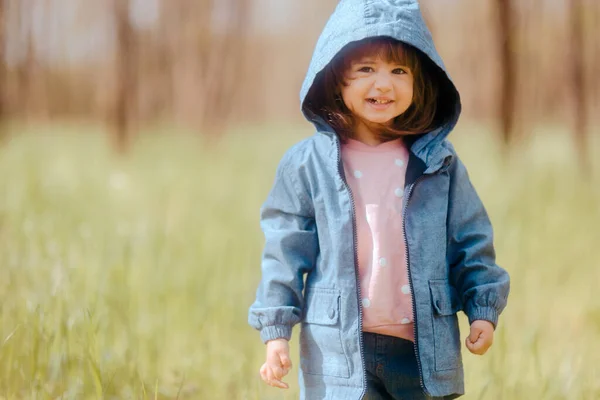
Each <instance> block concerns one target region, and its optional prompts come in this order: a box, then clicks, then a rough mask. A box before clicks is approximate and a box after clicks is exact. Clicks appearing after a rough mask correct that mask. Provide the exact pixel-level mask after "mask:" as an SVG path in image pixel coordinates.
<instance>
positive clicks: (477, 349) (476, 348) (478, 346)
mask: <svg viewBox="0 0 600 400" xmlns="http://www.w3.org/2000/svg"><path fill="white" fill-rule="evenodd" d="M465 345H466V346H467V349H469V351H470V352H471V353H473V354H477V355H482V354H484V353H485V352H486V351H487V347H486V345H485V341H484V340H483V338H479V339H477V341H476V342H475V343H472V342H471V338H469V337H468V338H467V339H466V340H465ZM488 347H489V346H488Z"/></svg>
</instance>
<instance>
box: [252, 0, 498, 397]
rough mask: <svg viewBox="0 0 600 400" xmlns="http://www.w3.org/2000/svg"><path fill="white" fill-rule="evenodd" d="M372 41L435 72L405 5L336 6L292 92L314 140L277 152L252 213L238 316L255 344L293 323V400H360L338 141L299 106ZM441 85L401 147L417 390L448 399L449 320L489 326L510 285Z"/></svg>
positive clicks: (355, 291) (452, 338)
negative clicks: (251, 276)
mask: <svg viewBox="0 0 600 400" xmlns="http://www.w3.org/2000/svg"><path fill="white" fill-rule="evenodd" d="M372 36H391V37H393V38H395V39H397V40H401V41H403V42H406V43H409V44H411V45H413V46H415V47H417V48H419V49H420V50H421V51H423V52H424V53H425V54H426V55H427V56H429V58H430V59H431V60H432V61H433V62H434V63H435V64H436V65H437V66H438V67H439V68H441V69H442V70H444V71H445V68H444V66H443V64H442V61H441V59H440V58H439V56H438V55H437V52H436V51H435V48H434V46H433V43H432V41H431V36H430V34H429V31H428V30H427V28H426V26H425V24H424V23H423V21H422V18H421V14H420V11H419V7H418V3H417V2H416V1H413V0H342V1H341V2H340V3H339V5H338V7H337V9H336V11H335V12H334V14H333V15H332V17H331V18H330V20H329V22H328V23H327V26H326V27H325V30H324V32H323V34H322V35H321V38H320V39H319V42H318V43H317V49H316V50H315V54H314V56H313V60H312V62H311V66H310V68H309V72H308V74H307V77H306V80H305V82H304V85H303V88H302V91H301V100H302V102H303V112H304V114H305V116H306V117H307V118H308V119H309V120H310V121H311V122H313V123H314V125H315V127H316V128H317V131H316V133H315V134H314V135H313V136H311V137H309V138H307V139H305V140H303V141H301V142H300V143H298V144H296V145H295V146H293V147H292V148H291V149H290V150H288V151H287V152H286V153H285V155H284V156H283V158H282V160H281V162H280V164H279V166H278V168H277V172H276V177H275V182H274V185H273V187H272V189H271V191H270V193H269V195H268V197H267V199H266V201H265V203H264V204H263V206H262V208H261V228H262V230H263V232H264V234H265V247H264V252H263V258H262V279H261V282H260V285H259V288H258V290H257V294H256V301H255V302H254V304H252V306H251V307H250V312H249V323H250V325H251V326H253V327H254V328H256V329H258V330H259V331H260V335H261V338H262V340H263V341H264V342H266V341H268V340H271V339H275V338H286V339H289V338H290V337H291V332H292V327H293V326H294V325H296V324H298V323H300V324H301V330H300V358H301V365H300V369H299V378H300V389H301V398H302V399H310V400H316V399H360V398H362V396H363V395H364V390H365V382H366V379H365V368H364V357H363V353H362V351H363V348H362V335H361V334H360V332H361V331H362V309H361V302H360V301H359V300H360V293H359V291H360V287H359V286H358V285H357V266H356V234H355V220H354V218H355V213H354V203H353V199H352V193H351V191H350V189H349V187H348V185H347V184H346V181H345V178H344V173H343V168H342V165H341V157H340V142H339V138H338V136H337V134H336V133H335V132H334V130H333V129H332V128H331V127H330V126H329V125H328V124H327V123H325V121H323V120H321V119H319V118H318V117H316V116H315V114H314V113H313V112H312V111H311V110H310V105H308V104H306V102H305V99H306V95H307V93H308V91H309V90H310V88H311V87H312V86H313V85H317V84H319V72H320V71H321V70H322V69H323V68H324V67H325V66H326V65H327V64H328V63H329V62H330V61H331V60H332V58H333V57H334V56H335V55H336V54H337V53H338V52H339V51H340V49H341V48H342V47H344V46H345V45H346V44H348V43H350V42H352V41H356V40H361V39H364V38H367V37H372ZM448 82H449V84H450V85H451V87H452V90H453V91H454V93H452V94H453V96H452V95H451V96H450V97H449V98H448V99H450V100H451V101H452V107H451V115H450V118H447V119H446V120H445V121H446V122H445V123H444V124H443V125H441V126H439V127H438V128H437V129H435V130H434V131H432V132H429V133H426V134H422V135H417V136H414V137H412V138H411V139H412V140H411V141H410V142H409V144H410V159H409V163H408V166H407V172H406V177H405V181H406V188H405V189H406V190H405V193H406V195H405V210H404V229H405V240H406V242H405V244H406V248H407V250H408V266H409V278H410V283H411V286H412V295H413V304H414V310H413V311H414V316H415V324H414V325H415V339H416V340H415V351H416V354H417V361H418V365H419V370H420V373H421V378H422V385H423V389H424V390H425V391H426V392H427V393H428V394H430V395H432V396H449V398H454V397H458V396H459V395H461V394H463V393H464V383H463V370H462V360H461V353H460V350H461V342H462V341H461V337H460V334H459V329H458V320H457V315H456V313H457V312H458V311H460V310H463V311H464V312H465V313H466V315H467V316H468V318H469V322H472V321H474V320H480V319H481V320H487V321H490V322H492V323H493V324H494V325H496V324H497V323H498V315H499V314H500V313H501V312H502V310H503V309H504V307H505V306H506V301H507V296H508V292H509V277H508V274H507V273H506V271H504V270H503V269H502V268H500V267H499V266H498V265H496V262H495V252H494V247H493V232H492V226H491V224H490V221H489V218H488V215H487V213H486V211H485V209H484V207H483V205H482V203H481V201H480V199H479V197H478V195H477V193H476V191H475V189H474V188H473V186H472V184H471V182H470V180H469V176H468V174H467V171H466V169H465V166H464V165H463V163H462V162H461V161H460V159H459V158H458V156H457V154H456V152H455V150H454V148H453V146H452V145H451V143H450V142H449V141H448V139H447V136H448V134H449V133H450V131H451V130H452V128H453V127H454V126H455V124H456V122H457V120H458V117H459V115H460V100H459V96H458V92H456V89H455V88H454V85H453V84H452V83H451V80H450V78H448ZM399 240H400V239H399ZM399 245H401V244H400V243H399ZM399 289H400V288H399Z"/></svg>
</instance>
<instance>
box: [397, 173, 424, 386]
mask: <svg viewBox="0 0 600 400" xmlns="http://www.w3.org/2000/svg"><path fill="white" fill-rule="evenodd" d="M423 177H424V175H421V176H419V177H418V178H417V179H416V180H415V181H414V182H413V183H412V184H411V185H410V186H409V187H408V192H407V193H406V201H405V202H404V210H403V212H402V230H403V231H404V249H405V261H406V269H407V270H408V281H409V283H410V294H411V297H412V311H413V316H414V321H413V334H414V337H415V341H414V342H413V345H414V348H415V358H416V359H417V367H418V369H419V382H420V383H421V388H422V389H423V391H424V392H425V394H427V395H429V392H428V391H427V389H426V388H425V383H424V382H423V367H422V366H421V359H420V357H419V344H418V341H419V339H418V333H417V306H416V301H415V290H414V284H413V280H412V273H411V271H410V258H409V254H408V239H406V210H407V209H408V202H409V200H410V195H411V194H412V191H413V188H414V187H415V185H416V184H417V182H419V181H420V180H421V179H422V178H423Z"/></svg>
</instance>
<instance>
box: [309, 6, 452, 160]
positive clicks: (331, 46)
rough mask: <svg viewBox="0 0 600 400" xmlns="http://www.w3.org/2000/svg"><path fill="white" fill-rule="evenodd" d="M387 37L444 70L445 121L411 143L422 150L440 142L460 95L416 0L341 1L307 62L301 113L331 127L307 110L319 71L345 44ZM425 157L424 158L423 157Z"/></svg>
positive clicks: (320, 127) (325, 128)
mask: <svg viewBox="0 0 600 400" xmlns="http://www.w3.org/2000/svg"><path fill="white" fill-rule="evenodd" d="M378 36H387V37H391V38H393V39H396V40H399V41H401V42H404V43H407V44H409V45H411V46H413V47H415V48H417V49H418V50H420V51H421V52H422V53H424V54H425V55H426V56H427V57H428V58H429V59H430V60H431V61H433V63H434V64H435V65H436V66H437V67H438V68H439V69H441V70H442V71H443V74H440V75H442V76H443V77H444V79H443V80H444V81H445V82H443V84H444V85H445V86H446V90H445V93H446V94H445V98H440V99H439V100H438V101H439V102H440V105H443V107H440V109H443V110H444V113H445V114H447V115H444V116H443V118H442V120H443V121H444V122H443V124H441V125H440V126H439V127H436V129H434V130H433V131H431V132H429V133H427V134H425V135H423V137H421V138H419V139H418V140H417V141H416V142H415V143H414V145H413V146H412V149H413V151H414V150H419V149H421V150H424V149H425V147H427V148H431V147H434V146H432V145H434V144H439V143H441V142H442V141H443V140H444V139H445V138H446V136H447V135H448V134H449V133H450V131H451V130H452V128H454V126H455V125H456V123H457V121H458V118H459V116H460V112H461V104H460V96H459V93H458V91H457V90H456V87H455V86H454V84H453V82H452V80H451V78H450V76H449V75H448V73H447V71H446V67H445V66H444V63H443V61H442V59H441V57H440V56H439V54H438V52H437V50H436V49H435V45H434V44H433V40H432V37H431V33H430V32H429V29H428V28H427V26H426V25H425V22H424V21H423V17H422V15H421V10H420V8H419V3H418V1H417V0H341V1H340V2H339V4H338V6H337V8H336V9H335V11H334V12H333V14H332V15H331V17H330V18H329V21H328V22H327V24H326V25H325V28H324V29H323V32H322V33H321V36H320V37H319V40H318V41H317V45H316V48H315V51H314V54H313V57H312V61H311V62H310V65H309V68H308V73H307V74H306V78H305V80H304V83H303V84H302V89H301V91H300V102H301V104H302V112H303V114H304V116H305V117H306V119H307V120H308V121H310V122H311V123H313V124H314V125H315V127H316V128H317V129H318V130H322V131H329V132H331V131H332V128H331V127H330V126H329V125H328V124H327V123H326V122H325V121H324V120H323V119H322V118H320V117H318V116H317V115H316V114H315V113H313V112H312V111H311V110H310V107H309V106H308V105H307V104H306V98H307V95H308V93H309V91H310V89H311V87H312V86H313V85H318V84H320V73H321V72H322V71H323V69H324V68H325V67H326V66H327V65H328V64H329V63H330V62H331V61H332V60H333V59H334V57H335V56H336V55H337V54H338V53H339V52H340V51H341V50H342V49H343V48H344V47H345V46H346V45H348V44H350V43H352V42H356V41H359V40H363V39H367V38H373V37H378ZM425 158H427V157H425Z"/></svg>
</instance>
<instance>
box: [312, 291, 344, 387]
mask: <svg viewBox="0 0 600 400" xmlns="http://www.w3.org/2000/svg"><path fill="white" fill-rule="evenodd" d="M304 310H305V316H304V320H303V321H302V324H301V331H300V365H301V368H302V371H303V372H304V373H306V374H313V375H327V376H337V377H341V378H349V377H350V368H349V365H348V358H347V357H346V354H345V352H344V347H343V345H342V343H343V342H342V331H341V326H340V325H341V324H340V291H339V290H337V289H326V288H317V287H308V288H307V290H306V295H305V306H304Z"/></svg>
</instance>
